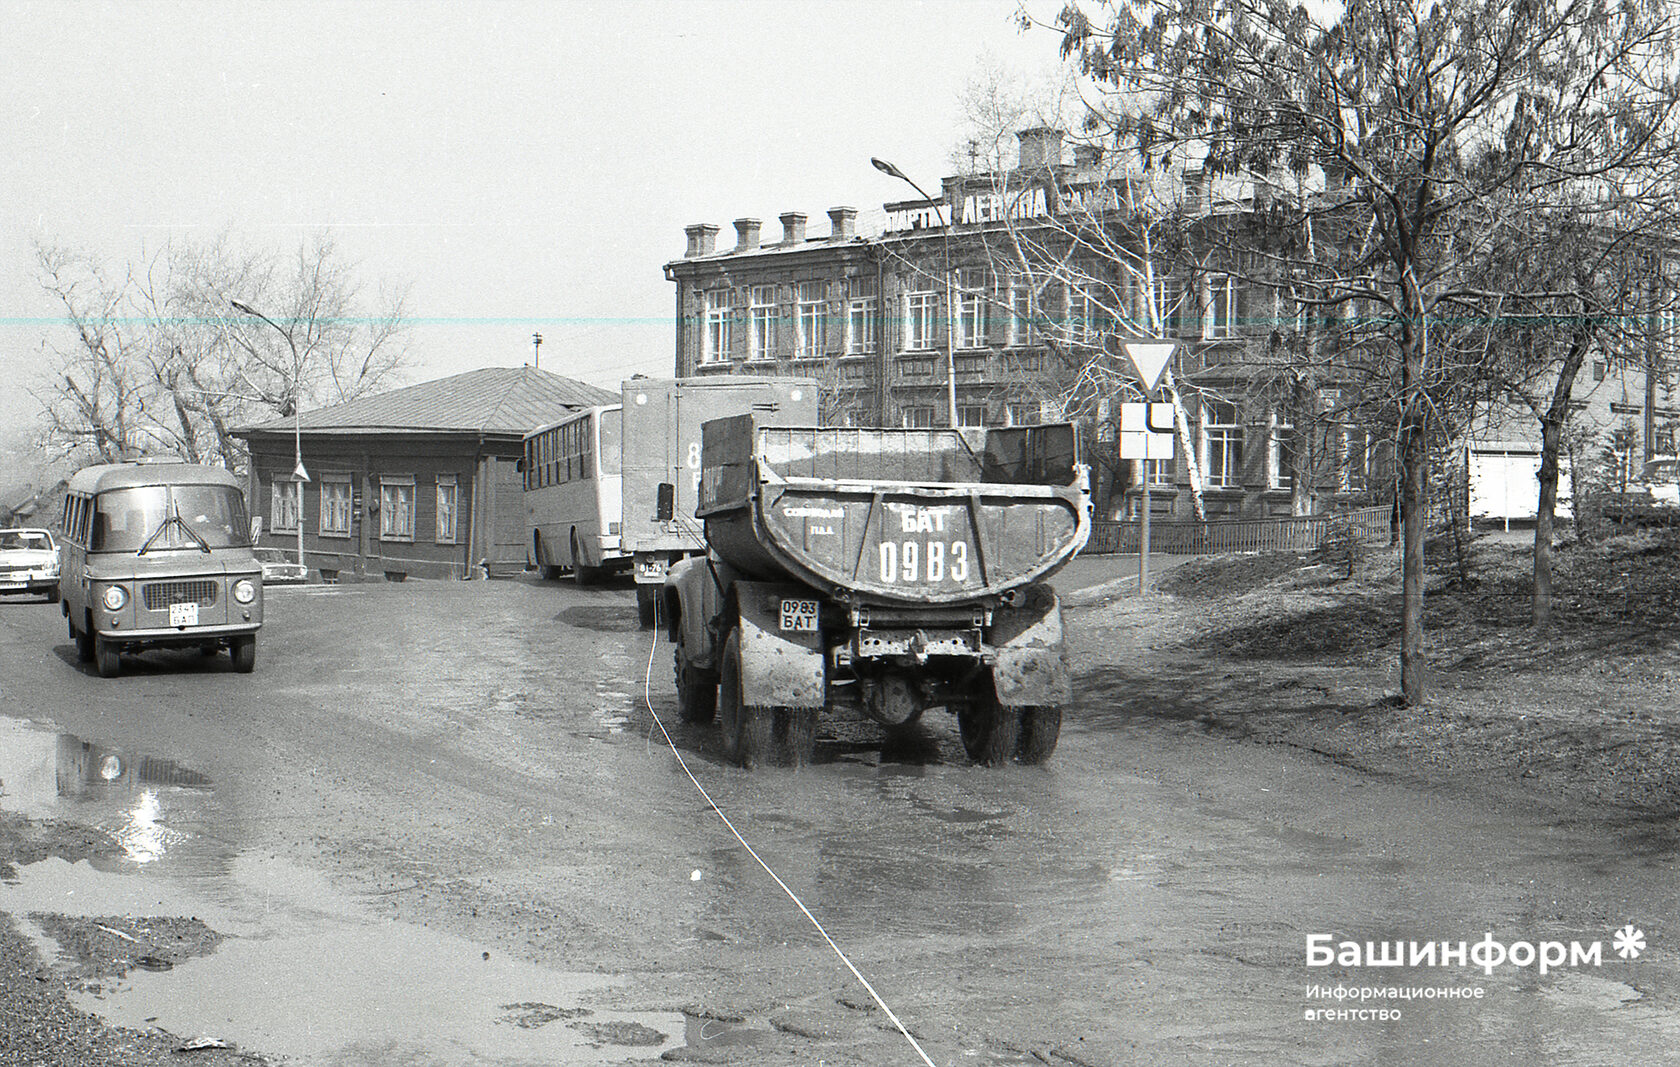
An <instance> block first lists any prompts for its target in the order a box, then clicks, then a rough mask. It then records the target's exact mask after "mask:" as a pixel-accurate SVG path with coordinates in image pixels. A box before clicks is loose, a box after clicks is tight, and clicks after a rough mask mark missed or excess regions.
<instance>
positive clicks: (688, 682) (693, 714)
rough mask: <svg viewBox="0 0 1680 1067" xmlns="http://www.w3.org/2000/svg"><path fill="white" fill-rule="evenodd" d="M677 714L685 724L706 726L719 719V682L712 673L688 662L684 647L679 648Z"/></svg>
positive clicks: (677, 655)
mask: <svg viewBox="0 0 1680 1067" xmlns="http://www.w3.org/2000/svg"><path fill="white" fill-rule="evenodd" d="M676 661H677V663H676V673H677V713H678V714H680V715H681V716H682V721H683V722H692V723H699V724H700V725H702V726H703V725H705V724H706V723H709V722H711V721H712V720H713V719H715V718H717V703H718V680H717V676H716V675H714V674H713V673H712V672H711V671H704V670H701V669H700V668H699V667H695V666H692V665H691V664H690V663H689V662H688V657H687V656H685V655H684V654H683V646H682V645H680V644H679V645H678V646H677V652H676Z"/></svg>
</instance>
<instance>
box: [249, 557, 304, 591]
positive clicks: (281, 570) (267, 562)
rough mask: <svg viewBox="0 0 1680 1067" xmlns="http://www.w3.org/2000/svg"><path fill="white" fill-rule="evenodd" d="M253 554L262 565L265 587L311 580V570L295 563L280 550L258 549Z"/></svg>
mask: <svg viewBox="0 0 1680 1067" xmlns="http://www.w3.org/2000/svg"><path fill="white" fill-rule="evenodd" d="M253 552H254V554H255V555H256V557H257V562H258V563H260V564H262V578H263V584H264V585H286V584H288V583H290V584H294V585H295V584H297V583H299V582H306V581H308V580H309V568H308V567H305V566H304V565H303V564H301V563H293V562H292V561H291V560H289V559H287V558H286V553H284V552H282V551H280V549H278V548H258V549H254V550H253Z"/></svg>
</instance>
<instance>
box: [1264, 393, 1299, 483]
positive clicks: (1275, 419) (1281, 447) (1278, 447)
mask: <svg viewBox="0 0 1680 1067" xmlns="http://www.w3.org/2000/svg"><path fill="white" fill-rule="evenodd" d="M1271 436H1272V441H1271V445H1272V449H1271V451H1272V454H1271V456H1270V457H1269V458H1270V461H1271V462H1270V464H1269V465H1270V467H1271V472H1270V473H1271V476H1272V487H1273V488H1274V489H1293V488H1294V487H1295V463H1296V455H1295V449H1296V448H1297V447H1298V444H1299V442H1298V441H1297V439H1296V436H1295V426H1294V424H1292V423H1290V422H1288V421H1286V420H1285V418H1284V416H1283V414H1282V413H1281V412H1276V411H1274V412H1272V435H1271Z"/></svg>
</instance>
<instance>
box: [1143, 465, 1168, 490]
mask: <svg viewBox="0 0 1680 1067" xmlns="http://www.w3.org/2000/svg"><path fill="white" fill-rule="evenodd" d="M1143 476H1144V477H1145V478H1146V479H1148V480H1149V487H1150V488H1151V489H1171V488H1172V485H1173V461H1172V460H1170V459H1146V460H1144V461H1143Z"/></svg>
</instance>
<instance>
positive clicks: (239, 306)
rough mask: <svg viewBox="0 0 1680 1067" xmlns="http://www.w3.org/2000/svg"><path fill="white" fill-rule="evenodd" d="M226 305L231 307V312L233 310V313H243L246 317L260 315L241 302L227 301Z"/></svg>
mask: <svg viewBox="0 0 1680 1067" xmlns="http://www.w3.org/2000/svg"><path fill="white" fill-rule="evenodd" d="M228 303H230V304H232V305H233V310H235V311H243V312H244V313H245V314H247V315H260V314H261V313H260V312H258V311H257V309H256V308H254V307H252V306H251V305H250V304H247V303H245V302H244V301H243V300H229V301H228Z"/></svg>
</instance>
